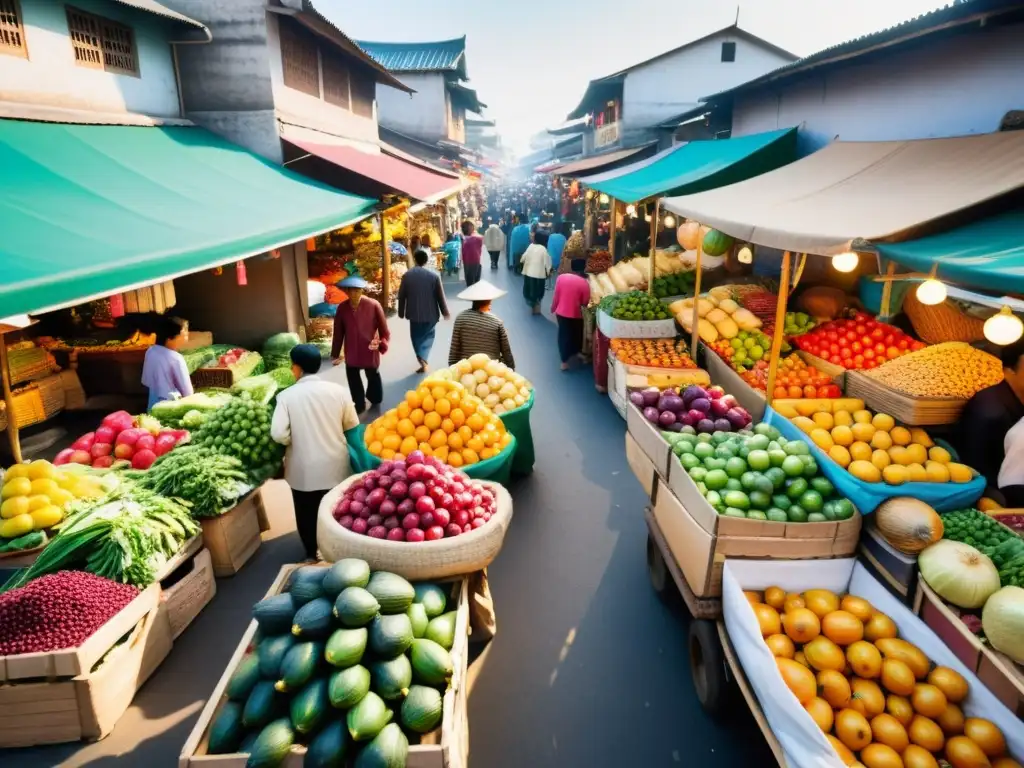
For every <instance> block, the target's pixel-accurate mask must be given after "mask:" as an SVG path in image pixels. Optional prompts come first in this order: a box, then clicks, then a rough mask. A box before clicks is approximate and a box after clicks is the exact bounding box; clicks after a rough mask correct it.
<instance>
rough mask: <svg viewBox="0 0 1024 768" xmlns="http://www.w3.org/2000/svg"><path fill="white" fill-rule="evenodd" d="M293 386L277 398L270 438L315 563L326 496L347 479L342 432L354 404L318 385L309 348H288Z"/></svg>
mask: <svg viewBox="0 0 1024 768" xmlns="http://www.w3.org/2000/svg"><path fill="white" fill-rule="evenodd" d="M291 360H292V373H293V374H295V378H296V379H297V380H298V381H297V382H296V384H295V385H294V386H292V387H289V388H288V389H286V390H284V391H283V392H281V394H279V395H278V396H277V407H276V408H274V418H273V419H272V421H271V423H270V436H271V438H273V439H274V441H275V442H278V443H280V444H281V445H286V446H288V451H287V453H286V454H285V469H284V476H285V480H287V481H288V485H289V486H290V487H291V489H292V501H293V503H294V506H295V527H296V529H297V530H298V532H299V538H300V539H301V540H302V546H303V547H304V548H305V550H306V557H307V558H309V559H310V560H316V557H317V554H316V520H317V513H318V511H319V509H320V502H321V501H322V500H323V497H324V496H325V495H326V493H327V491H329V490H331V489H332V488H334V487H335V486H336V485H338V484H339V483H341V482H342V481H343V480H344V479H345V478H346V477H348V476H349V475H351V474H352V465H351V463H350V461H349V455H348V442H347V440H346V439H345V432H347V431H348V430H350V429H354V428H355V427H357V426H358V425H359V417H358V416H357V415H356V408H355V404H354V403H353V402H352V398H351V396H350V395H349V393H348V390H346V389H345V388H344V387H342V386H341V385H340V384H335V383H333V382H330V381H327V380H326V379H322V378H320V377H319V376H317V375H316V374H317V373H318V372H319V370H320V364H321V360H320V350H319V349H318V348H317V347H315V346H313V345H312V344H299V345H298V346H296V347H293V348H292V351H291Z"/></svg>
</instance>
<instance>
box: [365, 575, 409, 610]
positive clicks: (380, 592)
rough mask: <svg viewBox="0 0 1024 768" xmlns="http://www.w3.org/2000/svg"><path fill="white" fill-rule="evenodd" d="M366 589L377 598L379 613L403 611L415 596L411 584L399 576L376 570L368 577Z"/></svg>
mask: <svg viewBox="0 0 1024 768" xmlns="http://www.w3.org/2000/svg"><path fill="white" fill-rule="evenodd" d="M366 590H367V591H368V592H369V593H370V594H371V595H373V596H374V597H375V598H377V602H378V603H380V610H381V613H405V611H406V610H408V608H409V606H410V605H412V601H413V599H414V598H415V597H416V590H414V589H413V586H412V584H410V583H409V582H408V581H406V580H405V579H403V578H402V577H401V576H399V575H397V574H394V573H388V572H387V571H377V572H376V573H375V574H373V575H372V576H371V577H370V582H369V584H367V585H366Z"/></svg>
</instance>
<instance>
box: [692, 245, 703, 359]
mask: <svg viewBox="0 0 1024 768" xmlns="http://www.w3.org/2000/svg"><path fill="white" fill-rule="evenodd" d="M703 257H704V238H703V237H702V238H700V239H699V240H698V241H697V261H696V263H695V265H694V267H693V269H694V279H693V332H692V333H691V334H690V358H691V359H692V360H693V362H694V363H696V362H697V342H698V341H699V340H700V334H699V333H697V324H698V323H699V321H700V314H699V313H698V312H697V302H698V301H699V300H700V273H701V267H700V262H701V259H702V258H703Z"/></svg>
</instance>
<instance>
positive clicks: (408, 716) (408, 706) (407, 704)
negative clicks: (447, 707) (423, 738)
mask: <svg viewBox="0 0 1024 768" xmlns="http://www.w3.org/2000/svg"><path fill="white" fill-rule="evenodd" d="M443 711H444V699H443V698H442V696H441V692H440V691H438V690H437V688H430V687H428V686H425V685H414V686H412V687H411V688H409V695H408V696H406V697H405V701H403V702H402V711H401V719H402V725H404V726H405V727H406V728H408V729H409V730H410V731H413V732H415V733H430V732H431V731H432V730H434V729H435V728H437V726H439V725H440V724H441V716H442V713H443Z"/></svg>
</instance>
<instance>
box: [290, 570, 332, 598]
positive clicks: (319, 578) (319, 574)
mask: <svg viewBox="0 0 1024 768" xmlns="http://www.w3.org/2000/svg"><path fill="white" fill-rule="evenodd" d="M327 571H328V569H327V568H325V567H324V566H322V565H303V566H300V567H299V568H296V569H295V570H294V571H292V574H291V576H289V577H288V584H287V586H285V588H284V591H285V592H294V591H295V587H296V585H297V584H299V583H300V582H303V581H305V582H312V583H314V584H323V583H324V579H325V578H326V577H327Z"/></svg>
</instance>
